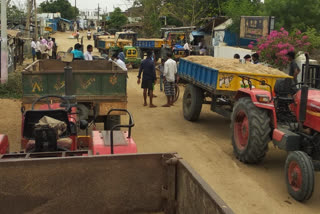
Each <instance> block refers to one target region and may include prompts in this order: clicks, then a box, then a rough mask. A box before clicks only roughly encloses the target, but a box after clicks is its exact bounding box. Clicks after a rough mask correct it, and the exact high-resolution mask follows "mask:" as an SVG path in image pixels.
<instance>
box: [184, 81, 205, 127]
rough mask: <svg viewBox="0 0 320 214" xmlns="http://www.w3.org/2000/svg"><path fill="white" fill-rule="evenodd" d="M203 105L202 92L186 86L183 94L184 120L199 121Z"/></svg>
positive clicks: (192, 86) (191, 86) (189, 85)
mask: <svg viewBox="0 0 320 214" xmlns="http://www.w3.org/2000/svg"><path fill="white" fill-rule="evenodd" d="M202 103H203V92H202V90H201V89H200V88H198V87H196V86H194V85H191V84H188V85H187V87H186V89H185V91H184V94H183V116H184V118H185V119H186V120H189V121H196V120H198V119H199V116H200V112H201V109H202Z"/></svg>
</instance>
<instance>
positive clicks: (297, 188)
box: [285, 151, 314, 202]
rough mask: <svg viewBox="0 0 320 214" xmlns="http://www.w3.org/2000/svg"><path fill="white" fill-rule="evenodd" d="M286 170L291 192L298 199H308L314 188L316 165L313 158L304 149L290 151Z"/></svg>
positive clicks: (288, 186)
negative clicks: (314, 165)
mask: <svg viewBox="0 0 320 214" xmlns="http://www.w3.org/2000/svg"><path fill="white" fill-rule="evenodd" d="M285 172H286V174H285V176H286V184H287V188H288V192H289V194H290V195H291V196H292V197H293V198H294V199H295V200H297V201H301V202H303V201H306V200H308V199H309V198H310V197H311V196H312V193H313V189H314V167H313V163H312V160H311V158H310V157H309V156H308V155H307V154H306V153H305V152H302V151H294V152H290V153H289V155H288V157H287V160H286V164H285Z"/></svg>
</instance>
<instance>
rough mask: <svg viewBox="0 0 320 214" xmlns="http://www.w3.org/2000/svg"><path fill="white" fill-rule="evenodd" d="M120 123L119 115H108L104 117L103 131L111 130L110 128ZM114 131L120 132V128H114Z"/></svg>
mask: <svg viewBox="0 0 320 214" xmlns="http://www.w3.org/2000/svg"><path fill="white" fill-rule="evenodd" d="M120 123H121V118H120V115H109V116H105V117H104V122H103V124H104V130H111V128H112V127H113V126H115V125H119V124H120ZM114 130H120V128H116V129H114Z"/></svg>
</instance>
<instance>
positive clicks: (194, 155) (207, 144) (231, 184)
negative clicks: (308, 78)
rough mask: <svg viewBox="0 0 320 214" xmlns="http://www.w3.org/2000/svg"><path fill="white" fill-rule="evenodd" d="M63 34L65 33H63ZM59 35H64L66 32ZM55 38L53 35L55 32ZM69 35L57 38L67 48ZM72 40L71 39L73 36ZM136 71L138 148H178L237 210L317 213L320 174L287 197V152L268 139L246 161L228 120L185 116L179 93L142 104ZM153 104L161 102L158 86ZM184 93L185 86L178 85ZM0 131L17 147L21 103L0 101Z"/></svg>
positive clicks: (132, 82) (131, 82)
mask: <svg viewBox="0 0 320 214" xmlns="http://www.w3.org/2000/svg"><path fill="white" fill-rule="evenodd" d="M64 35H65V34H64ZM64 35H63V34H62V36H64ZM56 37H57V36H56ZM71 41H72V40H63V41H59V40H58V44H59V46H61V44H63V45H62V46H63V47H64V48H65V49H67V48H68V47H70V46H73V44H71ZM72 42H74V41H72ZM136 76H137V71H129V79H128V108H129V111H131V112H132V114H133V116H134V120H135V123H136V126H135V127H134V128H133V137H134V139H135V141H136V143H137V146H138V152H139V153H150V152H151V153H152V152H153V153H154V152H178V153H179V155H180V156H182V157H183V158H184V159H185V160H187V161H188V162H189V163H190V164H191V165H192V167H194V168H195V169H196V171H197V172H198V173H199V174H200V175H201V176H202V177H203V178H204V179H205V180H206V181H207V182H208V183H209V184H210V186H211V187H212V188H213V189H214V190H215V191H216V192H217V193H218V194H219V195H220V196H221V197H222V198H223V200H224V201H225V202H226V203H227V204H228V205H229V206H230V207H231V208H232V209H233V210H234V211H235V213H240V214H251V213H252V214H253V213H254V214H278V213H279V214H289V213H290V214H301V213H306V214H318V213H320V203H318V202H319V201H320V188H319V185H320V177H319V175H318V174H316V186H315V192H314V195H313V197H312V198H311V200H310V201H308V202H307V203H305V204H301V203H298V202H296V201H294V200H293V199H292V198H290V197H289V195H288V193H287V190H286V186H285V181H284V170H283V168H284V162H285V158H286V153H285V152H282V151H279V150H277V149H275V148H273V146H272V145H271V144H270V147H269V152H268V154H267V157H266V159H265V161H264V162H263V163H261V164H259V165H244V164H242V163H240V162H239V161H238V160H236V159H235V158H234V156H233V154H232V146H231V143H230V129H229V126H230V121H229V120H227V119H225V118H223V117H221V116H218V115H217V114H214V113H212V112H211V111H210V109H209V107H208V106H204V108H203V110H202V113H201V116H200V120H199V121H198V122H195V123H191V122H188V121H186V120H184V118H183V115H182V101H181V97H182V96H180V99H179V100H178V101H177V103H176V105H175V106H174V107H171V108H162V107H158V108H154V109H150V108H148V107H143V105H142V91H141V89H140V86H138V85H137V83H136ZM156 87H157V90H156V94H157V95H158V98H156V99H155V104H156V105H158V106H160V105H162V104H164V103H165V96H164V94H163V93H161V92H160V91H159V90H158V87H159V86H158V85H157V86H156ZM181 90H182V92H181V93H182V94H183V87H181ZM0 118H1V120H0V133H8V134H9V137H10V141H11V143H12V144H11V146H10V149H11V151H16V150H18V149H19V141H18V140H19V135H20V122H21V113H20V102H19V101H12V100H0Z"/></svg>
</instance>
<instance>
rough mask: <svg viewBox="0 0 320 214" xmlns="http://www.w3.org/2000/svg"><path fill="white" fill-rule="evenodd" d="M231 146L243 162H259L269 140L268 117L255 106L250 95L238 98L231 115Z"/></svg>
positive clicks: (265, 112) (266, 149)
mask: <svg viewBox="0 0 320 214" xmlns="http://www.w3.org/2000/svg"><path fill="white" fill-rule="evenodd" d="M231 130H232V146H233V151H234V154H235V156H236V157H237V158H238V159H239V160H240V161H242V162H244V163H259V162H261V161H262V160H263V158H264V157H265V155H266V153H267V151H268V143H269V142H270V140H271V139H270V133H271V128H270V117H269V116H268V112H267V111H266V110H264V109H259V108H257V107H256V106H255V105H254V104H253V103H252V101H251V98H250V97H244V98H240V99H239V100H238V101H237V102H236V103H235V105H234V107H233V112H232V115H231Z"/></svg>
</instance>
